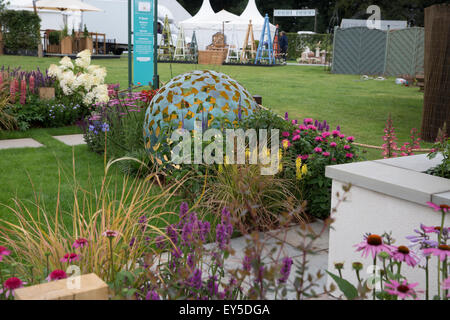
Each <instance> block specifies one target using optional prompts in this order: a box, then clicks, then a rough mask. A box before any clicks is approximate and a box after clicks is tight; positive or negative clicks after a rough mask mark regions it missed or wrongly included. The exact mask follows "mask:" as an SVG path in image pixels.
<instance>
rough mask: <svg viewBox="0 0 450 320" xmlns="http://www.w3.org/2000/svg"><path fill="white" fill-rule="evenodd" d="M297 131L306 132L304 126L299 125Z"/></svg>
mask: <svg viewBox="0 0 450 320" xmlns="http://www.w3.org/2000/svg"><path fill="white" fill-rule="evenodd" d="M298 129H299V130H301V131H304V130H307V129H308V128H307V127H306V126H305V125H304V124H301V125H299V126H298Z"/></svg>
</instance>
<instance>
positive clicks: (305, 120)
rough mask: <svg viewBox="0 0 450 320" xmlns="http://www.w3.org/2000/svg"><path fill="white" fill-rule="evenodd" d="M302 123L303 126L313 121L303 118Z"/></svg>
mask: <svg viewBox="0 0 450 320" xmlns="http://www.w3.org/2000/svg"><path fill="white" fill-rule="evenodd" d="M303 123H304V124H309V123H313V119H312V118H305V119H304V120H303Z"/></svg>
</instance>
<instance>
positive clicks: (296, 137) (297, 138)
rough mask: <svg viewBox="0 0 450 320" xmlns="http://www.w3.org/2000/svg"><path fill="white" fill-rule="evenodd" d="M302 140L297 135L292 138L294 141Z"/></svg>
mask: <svg viewBox="0 0 450 320" xmlns="http://www.w3.org/2000/svg"><path fill="white" fill-rule="evenodd" d="M297 140H300V136H299V135H298V134H297V135H295V136H294V137H293V138H292V141H297Z"/></svg>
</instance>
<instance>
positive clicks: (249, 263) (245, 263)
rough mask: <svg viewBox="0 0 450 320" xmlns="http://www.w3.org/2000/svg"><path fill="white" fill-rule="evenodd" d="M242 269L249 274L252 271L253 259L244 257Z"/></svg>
mask: <svg viewBox="0 0 450 320" xmlns="http://www.w3.org/2000/svg"><path fill="white" fill-rule="evenodd" d="M242 268H243V269H244V270H245V271H247V272H250V270H252V259H251V258H250V257H249V256H245V257H244V260H243V261H242Z"/></svg>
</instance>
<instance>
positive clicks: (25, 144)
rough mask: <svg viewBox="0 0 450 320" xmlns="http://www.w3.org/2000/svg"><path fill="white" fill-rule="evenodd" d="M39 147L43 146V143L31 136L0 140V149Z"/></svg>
mask: <svg viewBox="0 0 450 320" xmlns="http://www.w3.org/2000/svg"><path fill="white" fill-rule="evenodd" d="M39 147H43V145H42V144H40V143H39V142H37V141H36V140H34V139H31V138H25V139H7V140H0V150H3V149H17V148H39Z"/></svg>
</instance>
